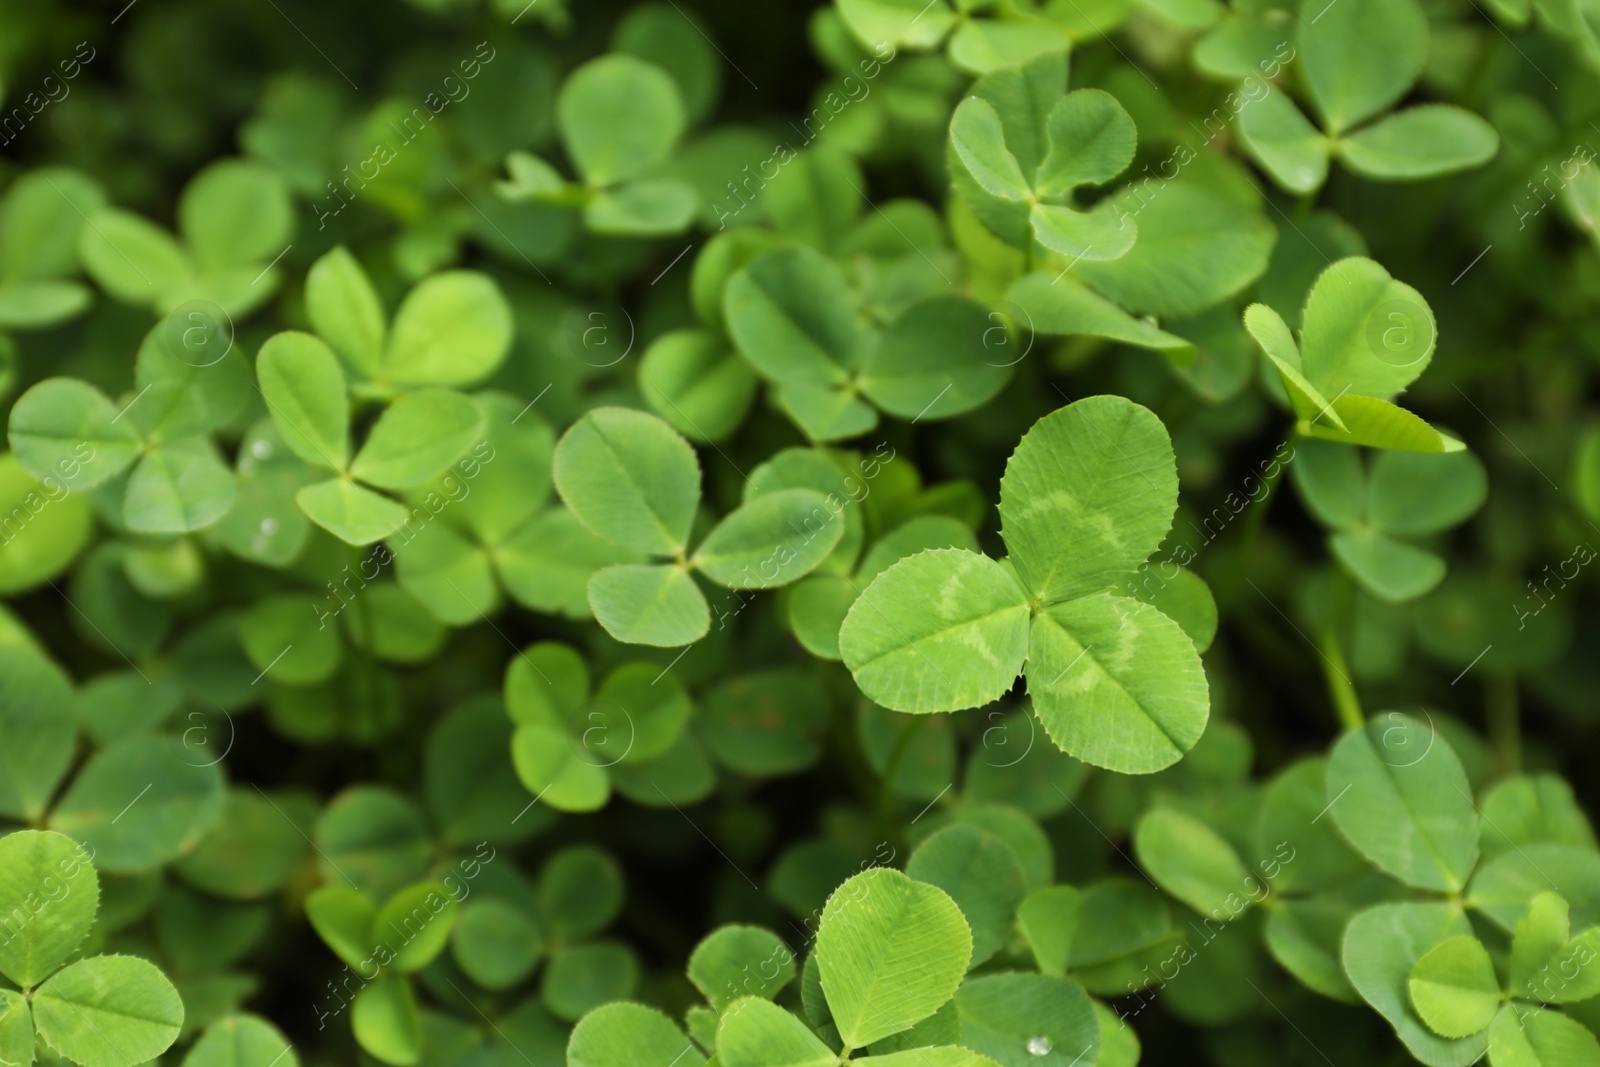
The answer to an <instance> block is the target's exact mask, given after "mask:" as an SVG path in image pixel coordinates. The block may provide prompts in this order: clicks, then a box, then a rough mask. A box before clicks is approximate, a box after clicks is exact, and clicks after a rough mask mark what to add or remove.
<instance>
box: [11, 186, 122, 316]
mask: <svg viewBox="0 0 1600 1067" xmlns="http://www.w3.org/2000/svg"><path fill="white" fill-rule="evenodd" d="M105 203H106V195H105V192H104V190H102V189H101V188H100V185H99V183H97V182H95V181H94V180H93V179H92V178H90V177H88V176H87V175H85V174H83V173H81V172H79V171H76V170H71V169H69V168H66V167H42V168H40V169H38V170H33V171H29V172H27V173H26V174H23V175H22V176H21V177H19V178H18V179H17V180H16V181H14V182H12V183H11V187H10V188H9V189H7V190H6V194H5V197H4V199H0V329H7V330H35V329H43V328H46V327H49V326H55V325H58V324H60V323H62V322H66V321H68V320H69V319H73V318H76V317H77V316H78V315H79V314H80V313H82V312H83V311H84V310H85V309H86V308H87V307H88V306H89V300H90V292H89V289H88V287H87V286H85V285H84V284H83V283H82V282H79V281H77V280H76V279H75V278H74V277H73V275H75V274H77V272H78V234H79V232H80V231H81V230H82V229H83V225H84V219H85V217H86V216H88V215H92V214H94V213H96V212H98V211H99V210H100V209H101V208H103V207H104V206H105Z"/></svg>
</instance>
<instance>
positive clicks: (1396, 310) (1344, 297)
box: [1300, 256, 1439, 414]
mask: <svg viewBox="0 0 1600 1067" xmlns="http://www.w3.org/2000/svg"><path fill="white" fill-rule="evenodd" d="M1438 335H1439V329H1438V326H1437V325H1436V324H1435V322H1434V319H1433V312H1432V311H1431V310H1430V309H1429V307H1428V302H1427V301H1426V300H1424V299H1423V298H1422V294H1421V293H1419V292H1417V291H1416V290H1415V289H1413V288H1411V286H1409V285H1406V284H1405V283H1404V282H1399V281H1396V280H1395V279H1394V278H1392V277H1390V276H1389V272H1388V271H1386V270H1384V269H1383V267H1381V266H1379V265H1378V264H1377V263H1375V262H1373V261H1372V260H1370V259H1364V258H1361V257H1354V256H1353V257H1351V258H1349V259H1341V260H1339V261H1338V262H1337V263H1334V264H1333V265H1332V266H1330V267H1328V268H1327V269H1326V270H1324V271H1323V272H1322V274H1321V275H1319V276H1318V277H1317V281H1316V283H1315V284H1314V285H1313V286H1312V287H1311V293H1310V295H1309V296H1307V297H1306V307H1305V319H1304V324H1303V326H1302V327H1301V336H1300V356H1301V364H1302V367H1303V368H1304V371H1305V376H1306V379H1307V380H1308V381H1310V382H1311V383H1312V384H1313V385H1315V386H1316V387H1317V388H1318V389H1319V390H1321V391H1322V392H1323V393H1324V394H1325V395H1328V396H1335V397H1339V399H1340V400H1344V399H1349V398H1346V397H1344V396H1343V395H1342V394H1344V393H1347V392H1348V393H1350V394H1353V396H1362V397H1376V398H1378V399H1379V400H1388V399H1390V398H1392V397H1393V396H1395V394H1397V393H1399V392H1400V391H1401V390H1402V389H1404V388H1405V387H1406V386H1407V385H1410V384H1411V382H1413V381H1415V380H1416V378H1417V376H1418V375H1419V374H1421V373H1422V372H1423V371H1424V370H1425V369H1427V366H1428V362H1429V360H1431V359H1432V358H1433V348H1434V343H1435V341H1436V340H1437V338H1438ZM1337 402H1338V401H1336V403H1337ZM1341 414H1342V410H1341Z"/></svg>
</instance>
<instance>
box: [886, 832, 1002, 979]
mask: <svg viewBox="0 0 1600 1067" xmlns="http://www.w3.org/2000/svg"><path fill="white" fill-rule="evenodd" d="M906 876H907V877H909V878H912V879H915V880H916V881H918V882H926V883H928V884H929V885H935V886H938V887H939V888H940V889H942V890H944V891H945V892H946V893H949V894H950V898H951V899H952V900H954V901H955V902H956V906H957V907H959V908H960V909H961V914H962V915H963V916H964V917H965V918H966V920H967V925H968V926H969V927H971V930H972V963H971V966H977V965H978V964H981V963H983V962H984V961H985V960H987V959H988V958H989V957H991V956H993V955H994V954H995V953H996V952H998V951H1000V949H1001V948H1003V947H1004V946H1005V944H1006V942H1007V941H1008V940H1009V939H1010V937H1011V930H1012V926H1013V924H1014V921H1015V918H1016V911H1017V905H1018V904H1020V903H1022V898H1023V896H1024V894H1025V893H1026V892H1027V888H1026V885H1025V884H1024V882H1025V878H1024V875H1023V871H1022V864H1021V862H1019V861H1018V859H1017V855H1016V853H1015V852H1013V851H1012V850H1011V848H1010V846H1008V845H1007V844H1006V843H1005V841H1003V840H1002V839H1001V838H999V837H997V836H996V835H994V834H992V833H988V832H987V831H984V830H981V829H979V828H978V827H976V826H967V825H962V824H956V825H953V826H946V827H945V828H944V829H942V830H939V831H937V832H936V833H934V834H932V835H930V836H929V837H928V839H927V840H926V841H924V842H922V844H920V845H918V846H917V848H916V850H915V851H913V852H912V853H911V858H910V859H908V860H907V861H906Z"/></svg>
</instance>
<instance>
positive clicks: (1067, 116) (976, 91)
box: [947, 55, 1138, 261]
mask: <svg viewBox="0 0 1600 1067" xmlns="http://www.w3.org/2000/svg"><path fill="white" fill-rule="evenodd" d="M1066 70H1067V63H1066V57H1065V56H1064V55H1057V56H1047V57H1044V58H1042V59H1039V60H1036V61H1034V62H1033V63H1031V64H1029V66H1028V67H1027V68H1020V69H1017V70H1008V71H1006V72H1004V73H1003V74H997V75H993V76H991V77H989V78H985V79H983V80H981V81H979V82H978V84H977V85H976V86H974V87H973V94H972V95H971V96H969V97H967V98H966V99H965V100H963V101H961V104H960V105H959V106H958V107H957V108H956V110H955V114H954V115H952V116H951V118H950V150H949V152H948V153H947V158H948V161H949V164H950V173H951V176H952V178H953V180H954V181H955V184H956V188H957V190H958V191H959V192H960V193H961V195H962V197H963V199H965V200H966V202H967V204H968V205H969V206H970V207H971V208H972V209H973V211H974V212H976V213H977V216H978V218H979V219H981V220H982V221H983V224H984V225H985V226H987V227H988V228H989V229H990V230H991V231H993V232H994V233H995V234H996V235H997V236H999V237H1001V238H1002V239H1004V240H1005V241H1007V242H1008V243H1010V244H1012V245H1015V246H1016V247H1019V248H1027V247H1029V245H1030V243H1031V241H1037V242H1039V243H1040V244H1042V245H1044V246H1045V247H1046V248H1048V249H1050V250H1052V251H1054V252H1058V253H1060V254H1061V255H1063V256H1066V257H1068V258H1069V259H1074V260H1078V259H1082V260H1090V261H1096V260H1110V259H1117V258H1119V257H1121V256H1123V255H1126V254H1127V252H1128V250H1129V249H1130V248H1132V247H1133V244H1134V241H1135V239H1136V238H1137V237H1138V227H1137V225H1136V223H1135V222H1134V220H1133V218H1132V217H1131V216H1130V215H1129V213H1128V212H1126V211H1125V210H1123V209H1122V208H1121V207H1120V206H1119V205H1118V203H1117V202H1116V201H1115V200H1111V199H1108V200H1102V201H1101V202H1100V203H1099V204H1097V205H1095V207H1094V208H1092V209H1091V210H1088V211H1080V210H1078V209H1077V208H1076V207H1075V206H1074V201H1073V194H1074V191H1075V190H1077V189H1078V188H1079V187H1081V186H1086V185H1103V184H1105V183H1106V182H1109V181H1110V180H1111V179H1113V178H1115V177H1116V176H1117V175H1118V174H1121V173H1122V172H1123V171H1124V170H1125V169H1127V166H1128V164H1129V163H1130V162H1132V161H1133V150H1134V144H1135V142H1136V141H1137V139H1138V134H1137V132H1136V131H1135V129H1134V125H1133V119H1132V117H1131V116H1129V114H1128V113H1127V111H1126V110H1124V109H1123V107H1122V105H1121V104H1120V103H1118V102H1117V99H1116V98H1115V97H1114V96H1112V95H1111V94H1110V93H1107V92H1105V91H1103V90H1100V89H1077V90H1074V91H1073V92H1070V93H1068V92H1065V83H1066ZM1027 89H1033V90H1034V91H1035V92H1036V93H1039V94H1041V95H1042V99H1037V98H1030V97H1029V96H1023V95H1021V94H1022V93H1023V92H1026V90H1027Z"/></svg>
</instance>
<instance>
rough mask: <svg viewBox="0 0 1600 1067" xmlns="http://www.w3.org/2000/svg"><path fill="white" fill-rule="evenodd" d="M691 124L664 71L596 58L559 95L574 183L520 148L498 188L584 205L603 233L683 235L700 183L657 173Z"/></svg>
mask: <svg viewBox="0 0 1600 1067" xmlns="http://www.w3.org/2000/svg"><path fill="white" fill-rule="evenodd" d="M687 123H688V115H687V113H686V110H685V108H684V103H683V95H682V93H681V92H680V91H679V88H678V84H677V83H676V82H675V81H673V79H672V77H671V75H669V74H668V73H667V72H666V71H664V70H662V69H661V68H660V67H658V66H656V65H655V64H653V63H647V62H645V61H644V60H642V59H638V58H635V57H634V56H631V55H624V54H621V53H614V54H612V55H607V56H601V57H600V58H599V59H592V60H590V61H589V62H587V63H585V64H583V65H582V66H580V67H579V68H578V69H577V70H575V71H573V72H572V73H571V74H569V75H568V76H567V80H566V81H565V82H563V83H562V86H561V92H560V94H559V95H558V96H557V97H556V125H557V126H558V127H559V129H560V131H561V139H562V143H563V145H564V146H565V147H566V150H567V155H568V157H569V158H570V159H571V160H572V163H573V166H574V167H576V168H577V171H578V174H579V177H580V180H579V181H578V182H575V183H574V182H568V181H566V180H565V179H563V178H562V177H561V175H560V173H559V172H558V171H557V170H556V169H555V168H554V167H552V166H551V165H550V164H549V163H547V162H545V161H544V160H542V159H540V158H539V157H538V156H536V155H533V154H532V153H530V152H520V151H519V152H513V153H511V155H509V156H508V157H507V158H506V170H507V171H508V173H509V174H510V180H508V181H503V182H500V183H498V185H497V186H496V188H497V190H498V192H499V194H500V196H501V197H502V198H504V199H506V200H509V201H512V202H514V203H515V202H519V201H525V200H540V201H545V202H549V203H557V204H569V205H572V206H576V207H580V208H581V209H582V211H583V222H584V226H585V227H586V228H588V229H589V230H590V231H591V232H594V233H598V234H611V235H630V236H639V237H649V236H658V235H661V234H669V233H678V232H679V231H681V230H683V229H684V228H685V227H687V226H688V225H689V223H690V222H691V221H692V220H693V219H694V214H695V209H696V206H697V204H696V197H695V191H694V188H693V186H691V185H689V184H688V183H687V182H684V181H681V180H679V179H677V178H668V177H660V176H658V175H659V171H660V170H661V168H662V166H663V165H664V164H665V163H666V162H667V160H668V159H669V158H670V157H671V155H672V153H673V150H674V149H675V148H676V147H677V144H678V139H679V138H680V137H681V136H682V135H683V131H684V128H685V126H686V125H687Z"/></svg>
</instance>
